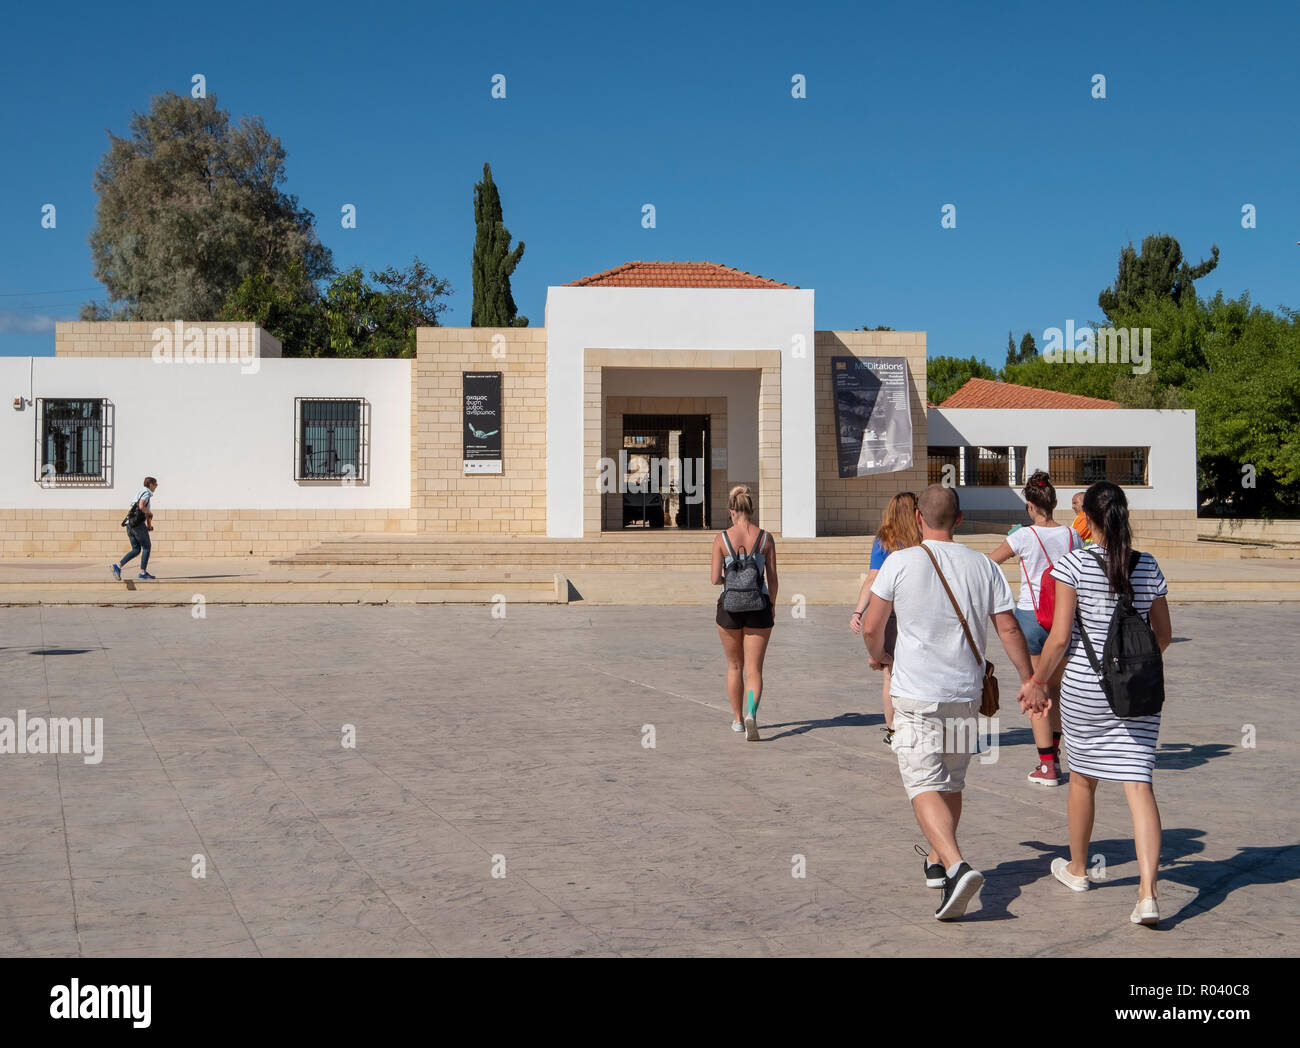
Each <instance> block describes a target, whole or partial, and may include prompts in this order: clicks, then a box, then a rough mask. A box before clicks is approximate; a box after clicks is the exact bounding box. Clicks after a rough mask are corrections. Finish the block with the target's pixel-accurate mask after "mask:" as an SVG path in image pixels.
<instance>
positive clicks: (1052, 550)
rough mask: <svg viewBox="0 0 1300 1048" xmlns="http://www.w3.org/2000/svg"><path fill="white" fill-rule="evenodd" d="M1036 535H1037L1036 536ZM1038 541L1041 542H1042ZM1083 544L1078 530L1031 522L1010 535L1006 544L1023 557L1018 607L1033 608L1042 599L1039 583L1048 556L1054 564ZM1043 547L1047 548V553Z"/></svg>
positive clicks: (1045, 568) (1021, 558)
mask: <svg viewBox="0 0 1300 1048" xmlns="http://www.w3.org/2000/svg"><path fill="white" fill-rule="evenodd" d="M1035 535H1037V536H1038V539H1037V540H1035V538H1034V536H1035ZM1039 541H1041V542H1042V545H1041V546H1040V545H1039V544H1038V543H1039ZM1082 544H1083V543H1082V541H1081V540H1080V539H1079V535H1078V533H1077V532H1076V531H1075V530H1074V529H1073V528H1067V527H1055V528H1042V527H1039V526H1038V525H1037V524H1031V525H1030V526H1029V527H1027V528H1020V529H1019V530H1017V531H1013V532H1012V533H1011V534H1010V535H1008V536H1007V545H1008V546H1010V547H1011V549H1012V551H1013V552H1014V553H1015V555H1016V556H1017V557H1019V558H1020V599H1019V600H1018V601H1016V607H1017V608H1023V609H1024V610H1025V611H1033V610H1034V609H1035V606H1036V602H1037V601H1038V600H1039V596H1038V587H1039V584H1040V583H1041V582H1042V580H1043V572H1045V571H1046V570H1047V569H1048V568H1049V567H1050V566H1051V565H1049V564H1048V563H1047V558H1048V557H1051V558H1052V564H1055V563H1057V562H1058V561H1059V560H1060V559H1061V558H1062V557H1064V556H1065V555H1066V554H1067V553H1069V552H1070V550H1071V549H1078V548H1079V546H1081V545H1082ZM1044 550H1046V551H1047V553H1046V555H1044V553H1043V551H1044ZM1026 579H1028V584H1026Z"/></svg>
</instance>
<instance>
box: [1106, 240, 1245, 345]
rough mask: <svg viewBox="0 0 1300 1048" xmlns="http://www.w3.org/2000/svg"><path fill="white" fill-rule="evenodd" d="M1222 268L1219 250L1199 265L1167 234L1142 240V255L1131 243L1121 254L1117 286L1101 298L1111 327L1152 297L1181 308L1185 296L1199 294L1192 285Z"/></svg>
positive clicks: (1214, 247) (1214, 246) (1211, 253)
mask: <svg viewBox="0 0 1300 1048" xmlns="http://www.w3.org/2000/svg"><path fill="white" fill-rule="evenodd" d="M1218 264H1219V248H1218V246H1217V245H1211V247H1210V257H1209V258H1207V259H1202V260H1201V261H1200V262H1198V263H1197V264H1196V265H1194V266H1193V265H1190V264H1189V263H1188V262H1187V261H1185V260H1184V259H1183V249H1182V245H1180V244H1179V243H1178V241H1177V240H1175V239H1174V238H1173V237H1171V236H1169V235H1168V234H1166V233H1159V234H1155V235H1152V236H1149V237H1145V238H1143V240H1142V251H1141V253H1138V252H1135V251H1134V250H1133V245H1132V243H1130V244H1129V245H1128V246H1127V247H1125V248H1123V249H1122V250H1121V251H1120V253H1119V273H1118V275H1117V276H1116V277H1115V283H1114V284H1112V285H1111V286H1110V287H1108V288H1103V289H1102V292H1101V294H1099V295H1098V296H1097V304H1098V305H1099V306H1101V308H1102V310H1103V312H1105V314H1106V316H1107V317H1108V318H1110V320H1111V323H1113V324H1118V321H1117V320H1116V319H1115V318H1117V317H1118V316H1120V315H1121V314H1127V313H1132V312H1133V311H1134V310H1136V309H1138V308H1140V307H1141V306H1142V305H1143V303H1144V302H1145V301H1146V299H1147V298H1149V297H1155V298H1162V299H1170V300H1172V301H1173V302H1174V304H1175V305H1177V304H1178V303H1179V302H1180V301H1182V298H1183V296H1184V295H1186V294H1188V293H1189V292H1191V293H1192V294H1195V291H1194V290H1193V287H1192V284H1193V282H1194V281H1197V280H1199V279H1200V278H1201V277H1203V276H1205V275H1206V274H1207V273H1209V272H1210V271H1212V270H1213V269H1214V267H1215V266H1217V265H1218Z"/></svg>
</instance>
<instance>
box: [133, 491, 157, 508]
mask: <svg viewBox="0 0 1300 1048" xmlns="http://www.w3.org/2000/svg"><path fill="white" fill-rule="evenodd" d="M141 499H143V500H144V504H145V507H146V508H148V509H153V492H152V491H150V490H149V489H148V488H141V489H140V494H138V495H137V496H136V497H135V504H136V505H137V506H138V505H140V500H141Z"/></svg>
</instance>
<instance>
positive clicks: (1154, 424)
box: [929, 407, 1197, 512]
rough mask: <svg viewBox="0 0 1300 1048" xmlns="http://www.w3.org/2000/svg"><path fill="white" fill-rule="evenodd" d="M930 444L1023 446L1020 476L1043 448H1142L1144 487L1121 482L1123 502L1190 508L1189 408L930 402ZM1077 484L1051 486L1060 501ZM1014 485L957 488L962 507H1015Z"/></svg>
mask: <svg viewBox="0 0 1300 1048" xmlns="http://www.w3.org/2000/svg"><path fill="white" fill-rule="evenodd" d="M929 443H930V446H931V447H945V446H950V445H965V446H968V447H969V446H981V447H1001V446H1004V445H1006V446H1011V445H1016V446H1022V447H1026V448H1027V451H1026V453H1025V476H1028V475H1029V474H1030V472H1032V471H1033V470H1036V469H1047V468H1048V448H1049V447H1075V446H1082V447H1149V448H1150V449H1151V453H1150V455H1149V457H1148V459H1147V480H1148V481H1149V486H1147V487H1127V486H1126V487H1125V488H1124V493H1125V494H1126V495H1127V496H1128V501H1129V506H1130V508H1132V509H1145V510H1157V509H1159V510H1174V509H1176V510H1191V511H1193V512H1195V510H1196V501H1197V499H1196V412H1195V411H1138V410H1129V409H1114V408H1111V409H1091V410H1089V409H1084V410H1074V411H1041V410H1024V409H1014V410H997V409H984V408H960V409H959V408H950V409H948V410H945V409H943V408H942V407H938V408H931V409H930V412H929ZM1083 490H1084V489H1083V488H1075V487H1061V486H1060V485H1057V486H1056V494H1057V499H1058V503H1059V505H1062V506H1065V507H1067V508H1068V507H1069V505H1070V499H1071V498H1072V497H1073V495H1074V493H1075V492H1076V491H1083ZM1019 491H1020V489H1019V488H1015V487H1011V486H1008V487H1006V488H982V487H963V488H961V489H960V493H961V504H962V508H963V509H990V510H991V509H998V510H1001V509H1008V508H1011V509H1015V508H1019V507H1021V506H1022V505H1023V500H1022V499H1021V498H1020V495H1019Z"/></svg>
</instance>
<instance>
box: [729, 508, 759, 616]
mask: <svg viewBox="0 0 1300 1048" xmlns="http://www.w3.org/2000/svg"><path fill="white" fill-rule="evenodd" d="M766 538H767V533H766V532H764V531H763V530H762V529H761V528H760V529H759V532H758V541H757V542H755V544H754V548H755V549H756V550H761V549H762V548H763V543H764V541H765V540H766ZM722 544H723V545H724V546H726V547H727V553H728V555H730V557H731V563H730V564H728V565H727V566H726V568H725V569H724V570H723V573H722V610H723V611H731V612H739V611H762V610H763V609H764V608H765V607H767V597H766V596H764V594H763V573H762V572H761V571H759V569H758V556H757V554H755V553H741V554H739V555H737V554H736V551H735V550H734V549H732V547H731V539H729V538H728V537H727V533H726V532H725V531H724V532H723V533H722Z"/></svg>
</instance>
